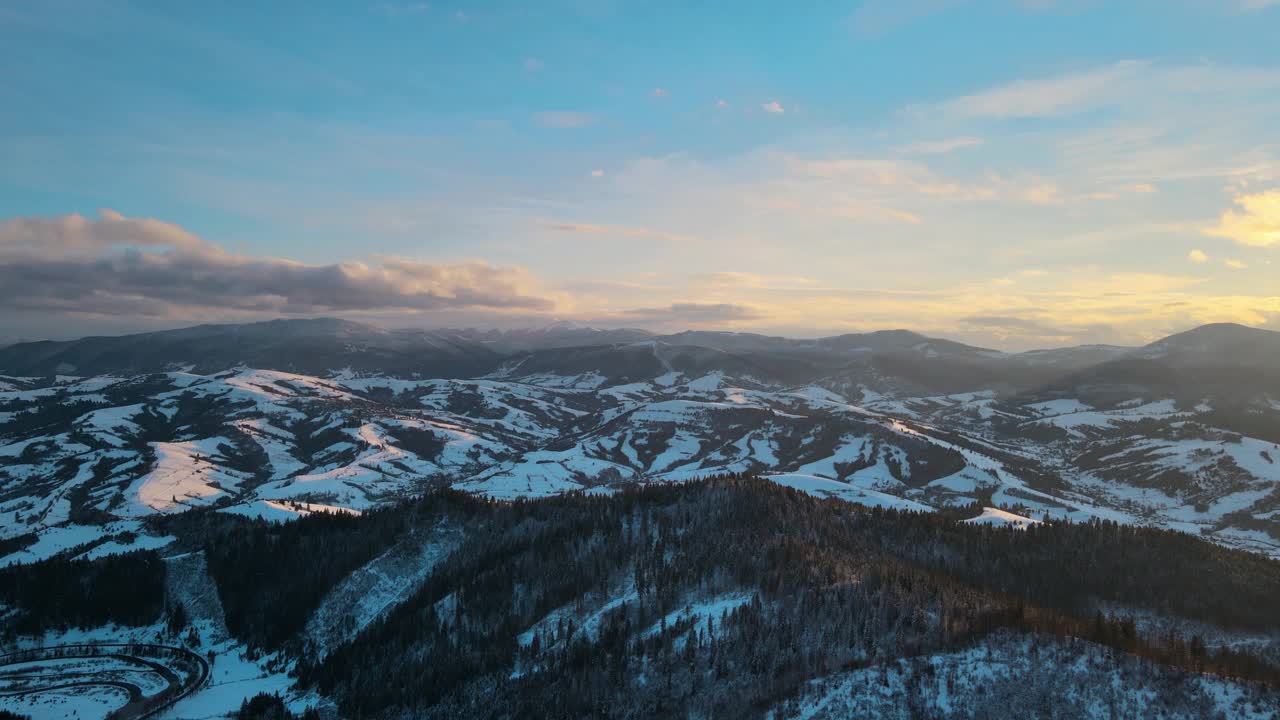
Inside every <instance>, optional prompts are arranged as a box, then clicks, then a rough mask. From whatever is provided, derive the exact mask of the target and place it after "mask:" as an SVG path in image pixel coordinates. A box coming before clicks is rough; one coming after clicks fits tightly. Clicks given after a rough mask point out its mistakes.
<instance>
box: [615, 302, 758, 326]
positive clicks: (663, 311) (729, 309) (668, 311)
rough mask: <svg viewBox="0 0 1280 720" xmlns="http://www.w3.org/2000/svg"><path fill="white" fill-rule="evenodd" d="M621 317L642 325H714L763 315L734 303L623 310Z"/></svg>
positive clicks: (690, 304)
mask: <svg viewBox="0 0 1280 720" xmlns="http://www.w3.org/2000/svg"><path fill="white" fill-rule="evenodd" d="M621 314H622V315H623V316H625V317H628V318H632V319H634V320H635V321H637V322H644V323H659V324H665V323H672V322H688V323H716V322H736V321H743V320H757V319H759V318H761V317H764V315H763V314H762V313H761V312H760V311H759V310H757V309H756V308H754V307H751V306H749V305H739V304H736V303H698V302H677V303H672V304H670V305H666V306H663V307H650V308H634V309H631V310H623V311H622V313H621Z"/></svg>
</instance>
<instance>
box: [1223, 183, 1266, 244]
mask: <svg viewBox="0 0 1280 720" xmlns="http://www.w3.org/2000/svg"><path fill="white" fill-rule="evenodd" d="M1235 204H1236V205H1239V206H1240V208H1242V211H1241V212H1236V211H1235V210H1227V211H1226V212H1224V213H1222V217H1221V219H1219V221H1218V225H1217V226H1216V227H1211V228H1209V229H1207V230H1205V233H1207V234H1209V235H1212V236H1215V237H1224V238H1228V239H1230V240H1234V241H1235V242H1237V243H1239V244H1241V245H1249V246H1252V247H1270V246H1272V245H1280V190H1268V191H1266V192H1262V193H1256V194H1252V195H1237V196H1236V198H1235Z"/></svg>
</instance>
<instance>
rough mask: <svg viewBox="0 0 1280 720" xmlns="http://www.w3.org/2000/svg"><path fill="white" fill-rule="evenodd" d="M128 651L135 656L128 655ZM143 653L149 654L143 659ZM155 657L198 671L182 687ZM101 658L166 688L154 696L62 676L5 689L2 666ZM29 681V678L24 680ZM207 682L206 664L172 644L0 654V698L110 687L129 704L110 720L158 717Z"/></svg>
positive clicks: (118, 683)
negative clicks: (147, 674)
mask: <svg viewBox="0 0 1280 720" xmlns="http://www.w3.org/2000/svg"><path fill="white" fill-rule="evenodd" d="M129 651H133V652H137V653H138V654H129ZM143 652H146V653H148V655H151V656H150V657H143V656H141V654H142V653H143ZM155 657H160V658H163V657H181V658H183V659H184V660H185V661H187V662H189V663H190V664H191V666H192V667H195V668H197V669H198V672H196V674H195V676H194V678H192V677H190V676H188V677H186V678H185V679H186V682H185V684H184V676H183V675H180V674H178V673H177V672H174V670H173V669H172V668H171V667H169V666H167V665H165V664H163V663H160V662H157V661H156V659H155ZM92 658H101V659H106V660H117V661H122V662H124V663H129V664H133V665H138V666H141V667H143V668H145V669H146V670H148V671H151V672H154V673H156V674H157V675H159V676H160V677H162V678H164V680H165V683H166V685H167V686H166V687H165V689H164V690H161V691H160V692H158V693H152V694H150V695H148V694H147V693H146V692H145V691H144V690H143V688H142V687H140V686H139V685H137V684H135V683H131V682H126V681H123V680H117V679H107V678H102V679H96V680H92V679H91V680H74V681H71V682H64V680H67V679H68V678H67V677H66V675H64V676H62V677H59V678H57V680H55V681H54V683H53V684H46V685H37V686H35V687H23V688H22V689H20V690H8V691H7V690H5V689H4V685H5V683H6V680H7V678H6V673H5V671H4V667H5V666H6V665H16V664H20V663H30V662H40V661H50V660H65V659H92ZM83 675H84V673H74V674H73V676H83ZM13 679H17V680H20V679H23V676H22V675H18V676H16V677H14V678H13ZM26 679H28V680H29V679H31V678H29V677H28V678H26ZM208 680H209V663H208V662H207V661H206V660H205V659H204V658H202V657H200V656H199V655H198V654H196V653H194V652H192V651H190V650H188V649H186V648H183V647H177V646H172V645H155V644H148V643H100V644H74V645H49V646H46V647H40V648H32V649H30V650H23V651H20V652H15V653H10V654H7V655H0V697H20V696H26V695H36V694H39V693H46V692H52V691H55V690H64V689H68V688H76V687H112V688H117V689H120V690H124V691H125V692H126V693H128V695H129V701H128V702H127V703H125V705H124V706H123V707H121V708H119V709H118V710H116V711H115V712H113V713H111V715H110V717H111V718H112V720H143V719H144V718H152V717H155V716H156V715H158V714H160V713H161V712H163V711H164V710H166V709H168V708H169V707H171V706H173V704H174V703H176V702H178V701H179V700H181V699H183V698H185V697H187V696H189V695H191V694H192V693H194V692H195V691H196V690H199V689H200V688H202V687H204V685H205V683H207V682H208Z"/></svg>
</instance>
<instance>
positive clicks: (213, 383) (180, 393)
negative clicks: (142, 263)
mask: <svg viewBox="0 0 1280 720" xmlns="http://www.w3.org/2000/svg"><path fill="white" fill-rule="evenodd" d="M1202 330H1203V331H1204V332H1199V331H1192V332H1191V333H1184V334H1183V335H1178V336H1173V337H1171V338H1168V339H1166V340H1165V341H1161V342H1160V343H1156V344H1153V345H1151V346H1148V347H1146V348H1141V349H1137V350H1127V349H1119V348H1106V349H1098V348H1077V349H1069V350H1063V351H1055V352H1056V357H1055V358H1054V359H1052V360H1046V358H1047V357H1048V353H1047V352H1046V351H1037V352H1036V353H1026V354H1022V355H1010V354H1004V353H999V352H995V351H991V350H985V349H982V348H972V347H969V346H965V345H961V344H959V343H953V342H950V341H945V340H935V339H930V338H925V337H923V336H919V335H915V334H914V333H908V332H906V331H891V332H886V333H869V334H865V335H846V336H840V337H836V338H825V339H821V340H789V339H786V338H773V337H766V336H760V335H749V334H740V333H707V332H697V333H680V334H677V335H671V336H665V337H652V336H648V335H647V334H644V335H639V334H637V333H639V331H597V330H590V329H583V328H576V327H553V328H546V329H540V330H536V331H515V332H514V333H505V334H504V333H498V332H492V333H490V332H479V331H438V332H426V331H407V330H397V331H388V330H383V329H380V328H374V327H372V326H367V325H359V324H355V323H348V322H344V321H334V320H315V321H276V322H272V323H260V324H255V325H239V326H201V327H198V328H191V329H188V330H180V331H172V332H167V333H149V334H145V335H138V336H128V337H123V338H86V339H83V340H78V341H73V342H66V343H47V342H46V343H29V344H22V345H17V346H13V347H10V348H6V349H3V350H0V369H2V370H3V371H4V372H6V373H9V374H7V375H4V376H0V516H2V517H4V518H5V519H6V522H5V523H4V524H3V525H2V526H0V540H12V541H13V542H11V543H8V544H7V545H6V547H8V548H10V549H9V551H8V552H7V553H6V554H5V557H4V559H3V560H0V562H4V563H9V562H15V561H19V560H30V559H34V558H38V557H45V556H48V555H50V554H53V553H56V552H59V551H60V550H64V549H66V548H69V547H72V546H76V545H81V544H84V543H97V544H102V543H108V542H113V540H112V538H115V537H117V536H121V535H125V534H136V533H137V532H138V531H139V528H140V525H139V524H138V521H139V520H140V519H142V518H145V517H148V516H151V515H155V514H168V513H174V512H180V511H183V510H185V509H187V508H191V507H201V506H215V507H217V508H218V509H220V510H221V511H223V512H230V513H240V514H251V515H263V516H270V517H288V516H290V515H296V514H298V513H303V512H307V511H309V509H311V508H314V507H315V506H324V507H338V508H347V509H351V510H355V511H360V510H364V509H367V508H370V507H374V506H377V505H379V504H382V503H386V502H389V501H392V500H394V499H397V498H401V497H404V496H406V495H409V494H413V493H416V492H419V491H421V490H424V489H428V488H432V487H439V486H443V485H450V486H453V487H456V488H459V489H462V490H465V491H467V492H471V493H477V494H482V495H486V496H489V497H494V498H504V499H512V498H518V497H542V496H547V495H553V494H557V493H564V492H570V491H586V492H591V493H610V492H613V491H614V490H616V489H617V488H619V487H622V486H624V485H626V484H629V483H646V482H668V481H680V480H686V479H690V478H694V477H701V476H708V475H713V474H718V473H724V472H754V473H761V474H766V475H769V476H772V477H774V478H775V479H776V480H777V481H778V482H780V483H783V484H789V485H791V486H793V487H797V488H800V489H804V490H805V491H807V492H810V493H813V494H819V495H830V496H835V497H840V498H844V499H849V500H854V501H857V502H861V503H864V504H870V505H883V506H897V507H903V508H911V509H926V510H927V509H934V508H944V507H951V506H957V505H968V504H970V503H973V502H975V501H981V502H983V503H984V504H985V505H990V506H999V507H1002V508H1004V509H1005V510H1011V511H1015V512H1017V513H1018V514H1020V515H1023V516H1026V517H1029V518H1032V519H1039V518H1041V517H1043V516H1044V515H1049V516H1053V517H1064V516H1065V517H1071V518H1076V519H1083V518H1089V517H1100V518H1107V519H1113V520H1118V521H1121V522H1126V523H1135V524H1154V525H1159V526H1163V527H1169V528H1174V529H1179V530H1186V531H1190V532H1196V533H1201V534H1203V535H1204V536H1205V537H1207V538H1209V539H1212V540H1214V541H1216V542H1219V543H1222V544H1226V545H1231V546H1237V547H1244V548H1250V549H1254V550H1257V551H1260V552H1264V553H1267V554H1270V555H1273V556H1278V557H1280V445H1278V444H1277V443H1280V386H1277V385H1276V384H1275V383H1273V382H1272V381H1271V380H1270V375H1269V374H1268V373H1269V372H1270V369H1269V368H1268V367H1267V366H1265V364H1264V365H1259V364H1258V362H1257V361H1258V359H1259V358H1260V357H1262V356H1261V355H1258V354H1256V353H1254V354H1250V353H1248V352H1236V350H1235V345H1233V344H1232V343H1238V342H1245V343H1246V344H1247V346H1248V347H1252V348H1263V347H1264V346H1265V347H1269V346H1267V345H1266V343H1274V342H1275V339H1276V338H1280V334H1277V333H1268V332H1266V331H1260V330H1252V329H1248V328H1233V327H1223V326H1209V327H1207V328H1205V329H1202ZM539 333H541V335H542V337H543V341H542V342H541V343H538V342H535V340H536V338H535V337H534V336H535V335H537V334H539ZM566 333H568V335H566ZM583 333H586V335H583ZM574 337H589V338H596V339H600V340H607V342H606V343H605V344H591V345H563V344H562V343H566V342H570V339H571V338H574ZM1188 338H1190V340H1188ZM1242 338H1243V340H1242ZM613 340H621V341H620V342H613ZM1214 343H1225V345H1224V351H1223V352H1222V353H1218V354H1215V353H1212V352H1210V351H1209V350H1206V349H1205V348H1206V347H1208V346H1211V345H1213V344H1214ZM498 347H501V348H502V351H499V350H497V349H495V348H498ZM512 348H517V349H512ZM1187 348H1191V349H1189V350H1188V349H1187ZM1258 352H1262V351H1261V350H1259V351H1258ZM1234 357H1239V358H1242V359H1243V360H1244V361H1247V362H1246V364H1245V365H1244V366H1242V368H1240V369H1239V372H1236V371H1232V370H1230V369H1224V368H1223V367H1221V366H1219V367H1215V368H1214V369H1213V371H1212V372H1210V371H1209V369H1207V367H1206V366H1205V365H1203V364H1198V363H1201V360H1203V359H1205V358H1209V359H1212V360H1213V361H1214V362H1223V363H1230V362H1232V359H1233V358H1234ZM1099 358H1101V360H1100V361H1099V362H1097V363H1095V364H1085V363H1087V362H1092V361H1095V360H1098V359H1099ZM162 541H163V538H155V539H153V540H151V542H162Z"/></svg>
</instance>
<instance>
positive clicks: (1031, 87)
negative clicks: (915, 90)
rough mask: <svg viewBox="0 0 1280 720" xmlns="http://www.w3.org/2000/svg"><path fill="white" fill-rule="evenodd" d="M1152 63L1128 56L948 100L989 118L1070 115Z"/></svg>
mask: <svg viewBox="0 0 1280 720" xmlns="http://www.w3.org/2000/svg"><path fill="white" fill-rule="evenodd" d="M1149 66H1150V63H1148V62H1145V61H1135V60H1125V61H1121V62H1117V63H1115V64H1112V65H1107V66H1103V67H1099V68H1093V69H1090V70H1085V71H1081V72H1075V73H1068V74H1063V75H1058V76H1055V77H1051V78H1044V79H1038V80H1019V81H1017V82H1013V83H1010V84H1008V85H1003V86H1000V87H996V88H992V89H990V90H985V91H983V92H980V93H976V94H973V95H966V96H964V97H961V98H957V99H955V100H951V101H949V102H947V103H945V104H944V105H943V106H942V107H943V110H944V111H945V112H947V113H948V114H950V115H954V116H959V117H988V118H1039V117H1051V116H1054V115H1068V114H1073V113H1076V112H1079V111H1081V110H1084V109H1086V108H1088V107H1090V106H1092V105H1095V104H1097V103H1099V102H1101V101H1103V100H1106V99H1114V98H1116V97H1117V95H1118V93H1117V90H1118V89H1119V88H1121V87H1122V86H1124V85H1125V84H1127V83H1128V82H1129V81H1131V80H1133V79H1134V78H1135V77H1136V76H1137V75H1139V74H1140V73H1141V72H1142V71H1143V70H1145V69H1146V68H1148V67H1149Z"/></svg>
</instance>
